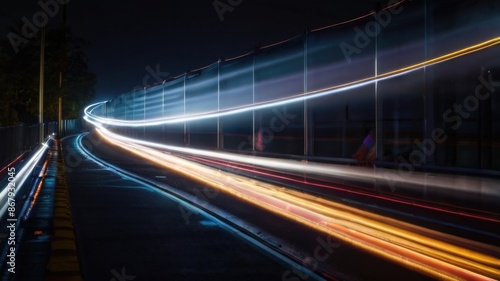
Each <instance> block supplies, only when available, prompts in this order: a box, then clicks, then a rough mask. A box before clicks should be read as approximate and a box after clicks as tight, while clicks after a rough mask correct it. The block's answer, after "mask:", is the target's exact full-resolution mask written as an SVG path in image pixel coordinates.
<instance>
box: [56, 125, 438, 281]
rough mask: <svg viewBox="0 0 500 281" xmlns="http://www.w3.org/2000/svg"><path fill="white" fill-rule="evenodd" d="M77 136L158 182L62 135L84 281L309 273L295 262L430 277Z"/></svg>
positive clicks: (332, 274) (334, 272)
mask: <svg viewBox="0 0 500 281" xmlns="http://www.w3.org/2000/svg"><path fill="white" fill-rule="evenodd" d="M82 143H83V144H84V146H85V147H86V148H87V149H88V151H90V152H91V153H92V154H95V155H96V156H98V157H99V158H101V159H103V160H104V161H107V162H109V163H112V164H113V165H115V167H117V168H120V169H124V170H129V171H133V172H134V174H136V175H139V176H141V177H144V178H147V179H148V180H149V181H150V182H152V183H153V184H154V185H155V186H150V185H145V184H144V183H141V182H138V181H136V180H132V179H131V178H128V177H126V176H124V175H123V174H119V173H117V172H116V169H115V168H109V167H103V166H101V165H99V164H97V163H95V162H94V161H93V160H92V159H89V158H86V156H85V155H84V154H83V153H82V152H81V151H80V148H79V147H78V138H77V137H71V138H67V139H65V140H64V141H63V153H64V154H65V159H66V166H67V167H66V171H67V183H68V186H69V193H70V199H71V204H72V210H73V217H74V224H75V231H76V233H77V246H78V251H79V255H80V258H81V264H82V271H83V274H84V278H85V279H86V280H92V281H94V280H113V278H114V279H115V280H294V281H296V280H314V279H313V277H314V276H313V275H312V274H311V273H310V272H309V271H307V270H306V271H305V272H302V271H300V270H299V269H298V268H299V267H301V265H306V266H307V267H308V268H309V269H311V270H316V269H317V270H316V273H317V274H318V275H319V276H321V277H322V278H325V279H331V280H402V278H404V280H430V279H429V278H427V277H426V276H423V275H421V274H419V273H416V272H413V271H410V270H408V269H406V268H403V267H400V266H397V265H395V264H393V263H390V262H388V261H385V260H382V259H380V258H378V257H375V256H372V255H369V254H366V253H364V252H362V251H360V250H358V249H356V248H354V247H352V246H351V245H348V244H344V243H341V242H340V241H336V240H335V239H333V238H332V237H329V236H328V235H326V234H324V233H319V232H317V231H315V230H313V229H310V228H308V227H307V226H303V225H301V224H299V223H297V222H294V221H291V220H288V219H286V218H283V217H280V216H278V215H275V214H271V213H269V212H266V211H264V210H262V209H260V208H258V207H256V206H253V205H251V204H249V203H246V202H244V201H242V200H239V199H237V198H234V197H232V196H230V195H227V194H224V193H221V192H217V191H215V190H213V189H211V188H210V187H208V186H206V185H203V184H200V183H198V182H196V181H193V180H190V179H187V178H184V177H181V176H179V175H177V174H175V173H174V172H171V171H169V170H167V169H165V168H163V167H159V166H157V165H154V164H152V163H147V162H145V161H144V160H141V159H137V158H134V157H133V156H130V155H128V154H126V153H124V152H123V151H122V150H120V149H119V148H116V147H112V146H109V145H107V144H105V143H102V142H100V141H98V140H96V138H95V137H94V136H89V135H87V136H85V137H84V138H83V139H82ZM164 190H167V191H166V192H165V191H164ZM168 190H175V192H181V193H185V194H187V196H189V195H190V196H192V198H193V199H194V200H193V204H194V205H197V207H199V208H201V209H204V210H205V211H207V212H208V213H210V214H212V215H214V216H215V218H216V219H212V218H211V217H210V216H209V217H207V216H205V215H204V214H203V212H199V211H197V210H193V209H191V208H190V207H189V206H187V205H185V204H183V203H180V202H179V201H177V200H173V199H171V198H170V196H169V195H167V194H168V193H170V192H169V191H168ZM220 214H224V216H222V217H221V216H220ZM218 219H220V221H219V220H218ZM233 227H234V228H233ZM241 233H243V235H241ZM244 237H246V238H244ZM252 241H254V242H255V241H257V242H256V243H254V242H252ZM266 249H270V250H271V253H269V250H266ZM275 252H277V253H278V254H277V255H276V254H273V253H275ZM280 253H281V254H283V256H284V257H285V258H284V259H281V258H279V257H280ZM288 258H290V260H292V261H290V260H288ZM293 261H295V262H296V263H294V262H293ZM120 278H121V279H120ZM127 278H128V279H127Z"/></svg>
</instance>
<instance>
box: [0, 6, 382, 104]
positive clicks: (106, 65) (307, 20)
mask: <svg viewBox="0 0 500 281" xmlns="http://www.w3.org/2000/svg"><path fill="white" fill-rule="evenodd" d="M51 1H52V2H54V3H58V2H56V0H47V2H51ZM58 1H61V2H63V1H64V0H58ZM66 1H67V4H66V5H67V11H68V25H69V27H70V28H71V30H72V31H73V35H74V36H75V37H79V38H82V39H84V40H86V41H87V42H88V46H87V49H86V53H87V56H88V59H89V67H90V70H91V71H92V72H94V73H95V74H97V76H98V84H97V88H96V91H97V99H98V100H102V99H105V98H111V97H114V96H116V95H118V94H120V93H123V92H127V91H130V90H132V89H133V88H135V87H141V86H143V80H144V78H145V77H147V75H148V74H150V72H154V71H155V70H156V71H159V72H158V73H159V74H160V75H159V76H161V78H166V77H167V76H176V75H179V74H182V73H184V72H186V71H188V70H191V69H196V68H199V67H203V66H205V65H208V64H210V63H213V62H215V61H217V60H218V59H219V58H221V57H225V58H231V57H234V56H237V55H241V54H243V53H247V52H248V51H250V50H252V49H253V48H254V47H256V46H258V45H259V44H261V45H267V44H271V43H275V42H278V41H281V40H283V39H287V38H289V37H293V36H295V35H298V34H300V33H302V32H303V31H304V29H305V28H307V27H309V28H317V27H322V26H326V25H330V24H332V23H336V22H340V21H344V20H347V19H350V18H353V17H356V16H359V15H362V14H365V13H367V12H370V11H371V10H373V9H374V7H375V3H376V2H377V1H375V0H362V1H331V0H308V1H289V0H215V1H214V0H204V1H201V0H198V1H197V0H192V1H158V0H144V1H130V0H122V1H113V2H112V1H102V0H85V1H82V0H66ZM1 3H2V5H1V8H0V28H1V29H0V30H2V33H3V36H4V38H7V32H8V31H7V28H8V26H11V25H14V24H15V23H17V22H19V21H20V20H21V19H22V18H23V17H26V18H28V19H30V20H32V18H33V15H34V14H35V12H36V11H37V10H39V9H40V6H39V5H38V4H37V1H27V0H1ZM214 3H215V5H216V6H217V7H219V9H220V10H219V12H218V11H217V10H216V8H215V6H214ZM231 4H233V5H231ZM224 5H227V6H225V7H226V9H227V10H226V11H223V9H224ZM58 6H61V4H58ZM61 10H62V9H61ZM61 10H60V11H59V12H58V13H57V14H56V15H55V16H54V17H52V18H51V19H50V22H49V24H50V25H52V26H54V25H57V24H59V23H60V22H61V14H62V12H61ZM167 73H168V75H167ZM151 76H152V75H151ZM148 82H149V84H153V83H155V82H157V81H155V79H153V78H150V79H148Z"/></svg>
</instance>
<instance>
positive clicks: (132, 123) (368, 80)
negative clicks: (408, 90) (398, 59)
mask: <svg viewBox="0 0 500 281" xmlns="http://www.w3.org/2000/svg"><path fill="white" fill-rule="evenodd" d="M497 45H500V37H496V38H492V39H490V40H486V41H483V42H481V43H478V44H475V45H471V46H469V47H466V48H463V49H460V50H457V51H453V52H450V53H447V54H444V55H441V56H439V57H435V58H433V59H429V60H426V61H422V62H419V63H416V64H413V65H409V66H406V67H402V68H399V69H396V70H392V71H388V72H385V73H382V74H379V75H375V76H371V77H365V78H361V79H359V80H355V81H351V82H347V83H344V84H339V85H335V86H331V87H327V88H323V89H319V90H314V91H310V92H305V93H298V94H294V95H290V96H287V97H283V98H279V99H274V100H267V101H262V102H256V103H252V104H246V105H241V106H237V107H233V108H227V109H224V110H215V111H207V112H200V113H195V114H190V115H187V114H184V115H179V116H171V117H163V118H154V119H141V120H124V119H113V118H103V117H99V116H98V115H95V114H93V113H92V111H93V110H94V109H95V108H97V107H98V106H102V105H103V104H105V102H100V103H96V104H93V105H90V106H88V107H87V108H86V109H85V115H86V117H87V118H89V119H92V120H93V121H96V122H98V123H101V124H108V125H113V126H125V127H126V126H129V127H141V126H156V125H162V124H172V123H181V122H189V121H195V120H200V119H207V118H216V117H221V116H227V115H231V114H237V113H241V112H246V111H251V110H258V109H261V108H269V107H273V106H277V105H282V104H287V103H293V102H298V101H303V100H304V99H310V98H317V97H320V96H325V95H331V94H333V93H337V92H341V91H346V90H350V89H353V88H358V87H361V86H365V85H368V84H372V83H375V82H377V81H382V80H386V79H391V78H394V77H398V76H400V75H403V74H406V73H409V72H412V71H416V70H419V69H422V68H424V67H428V66H432V65H435V64H439V63H442V62H445V61H448V60H452V59H456V58H459V57H462V56H465V55H468V54H471V53H475V52H478V51H481V50H484V49H487V48H491V47H494V46H497Z"/></svg>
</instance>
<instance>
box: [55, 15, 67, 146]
mask: <svg viewBox="0 0 500 281" xmlns="http://www.w3.org/2000/svg"><path fill="white" fill-rule="evenodd" d="M62 32H63V34H62V36H63V39H62V40H63V47H62V54H61V61H60V69H59V99H58V102H59V108H58V109H59V110H58V118H57V126H58V130H57V137H58V138H61V137H62V131H63V124H62V95H63V93H62V83H63V71H64V70H65V68H66V5H63V15H62Z"/></svg>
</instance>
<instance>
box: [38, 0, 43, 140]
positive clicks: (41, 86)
mask: <svg viewBox="0 0 500 281" xmlns="http://www.w3.org/2000/svg"><path fill="white" fill-rule="evenodd" d="M41 2H42V11H43V12H44V13H45V1H44V0H42V1H41ZM40 38H41V39H40V86H39V90H38V92H39V97H38V112H39V115H38V123H39V126H40V144H41V143H42V142H43V140H44V137H45V133H44V127H43V88H44V65H45V24H43V25H42V27H41V32H40Z"/></svg>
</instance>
